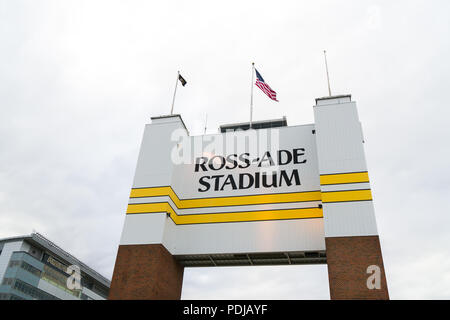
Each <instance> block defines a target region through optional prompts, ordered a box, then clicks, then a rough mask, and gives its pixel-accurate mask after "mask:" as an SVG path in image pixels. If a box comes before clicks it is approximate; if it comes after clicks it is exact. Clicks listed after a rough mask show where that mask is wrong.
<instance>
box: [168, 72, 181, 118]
mask: <svg viewBox="0 0 450 320" xmlns="http://www.w3.org/2000/svg"><path fill="white" fill-rule="evenodd" d="M179 77H180V71H178V74H177V81H176V82H175V91H174V92H173V100H172V109H171V110H170V115H172V114H173V106H174V105H175V95H176V94H177V86H178V78H179Z"/></svg>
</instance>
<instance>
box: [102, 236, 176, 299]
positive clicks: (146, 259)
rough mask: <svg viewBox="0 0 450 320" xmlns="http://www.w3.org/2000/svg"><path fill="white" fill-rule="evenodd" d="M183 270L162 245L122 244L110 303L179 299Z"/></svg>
mask: <svg viewBox="0 0 450 320" xmlns="http://www.w3.org/2000/svg"><path fill="white" fill-rule="evenodd" d="M183 271H184V267H183V266H181V265H180V264H179V263H178V262H177V261H176V260H175V259H174V258H173V256H172V255H171V254H170V253H169V252H168V251H167V249H166V248H164V246H163V245H161V244H141V245H120V246H119V251H118V253H117V259H116V265H115V267H114V274H113V278H112V282H111V288H110V291H109V299H110V300H178V299H180V297H181V288H182V285H183Z"/></svg>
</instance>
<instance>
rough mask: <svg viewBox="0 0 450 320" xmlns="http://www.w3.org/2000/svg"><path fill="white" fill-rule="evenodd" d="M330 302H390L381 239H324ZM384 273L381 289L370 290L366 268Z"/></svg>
mask: <svg viewBox="0 0 450 320" xmlns="http://www.w3.org/2000/svg"><path fill="white" fill-rule="evenodd" d="M325 244H326V250H327V264H328V279H329V283H330V296H331V299H389V294H388V288H387V284H386V275H385V272H384V265H383V258H382V255H381V248H380V240H379V238H378V236H361V237H331V238H325ZM370 265H376V266H378V267H379V268H380V270H381V282H380V284H381V288H380V289H372V290H370V289H368V287H367V279H368V278H369V277H370V276H371V274H369V273H367V267H368V266H370Z"/></svg>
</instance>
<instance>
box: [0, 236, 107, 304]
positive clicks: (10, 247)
mask: <svg viewBox="0 0 450 320" xmlns="http://www.w3.org/2000/svg"><path fill="white" fill-rule="evenodd" d="M74 272H77V274H75V273H74ZM78 275H79V276H78ZM109 287H110V281H109V280H108V279H106V278H105V277H103V276H102V275H100V274H99V273H97V272H96V271H95V270H93V269H91V268H89V267H88V266H87V265H85V264H84V263H83V262H81V261H79V260H78V259H76V258H75V257H74V256H72V255H71V254H69V253H68V252H66V251H64V250H63V249H61V248H60V247H58V246H57V245H55V244H54V243H53V242H51V241H50V240H48V239H46V238H45V237H44V236H42V235H41V234H39V233H32V234H31V235H28V236H20V237H12V238H5V239H0V300H105V299H106V298H107V296H108V293H109Z"/></svg>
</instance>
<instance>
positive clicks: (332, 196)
mask: <svg viewBox="0 0 450 320" xmlns="http://www.w3.org/2000/svg"><path fill="white" fill-rule="evenodd" d="M364 200H372V192H371V191H370V189H368V190H350V191H333V192H322V202H323V203H327V202H344V201H364Z"/></svg>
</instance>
